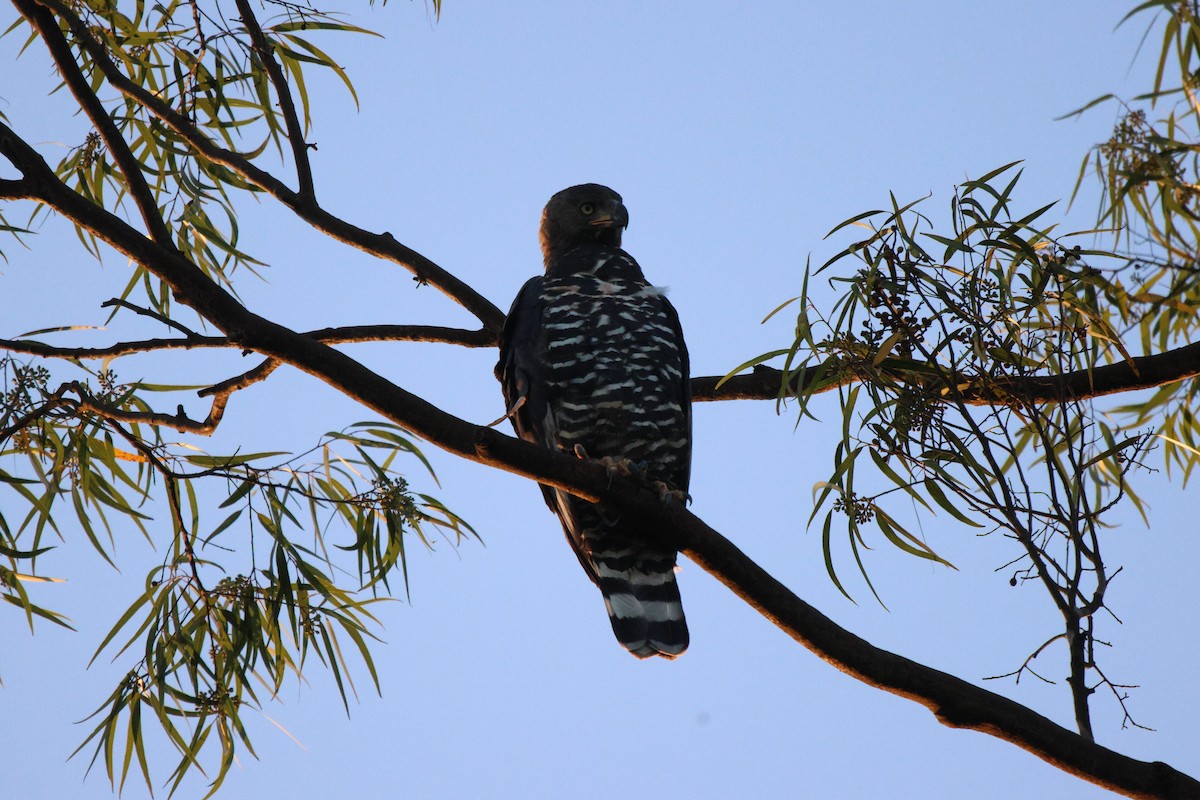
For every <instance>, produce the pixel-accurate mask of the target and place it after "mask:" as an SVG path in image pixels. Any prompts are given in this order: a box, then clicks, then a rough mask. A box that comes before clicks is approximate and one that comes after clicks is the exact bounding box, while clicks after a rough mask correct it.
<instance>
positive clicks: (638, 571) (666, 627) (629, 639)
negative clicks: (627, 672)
mask: <svg viewBox="0 0 1200 800" xmlns="http://www.w3.org/2000/svg"><path fill="white" fill-rule="evenodd" d="M608 555H609V554H599V553H593V560H594V563H595V565H596V568H597V572H598V574H599V580H598V581H597V584H598V585H599V587H600V591H601V593H602V594H603V595H604V605H605V607H606V608H607V609H608V618H609V621H610V622H611V623H612V629H613V633H614V634H616V637H617V641H619V642H620V643H621V646H622V647H624V648H625V649H626V650H628V651H629V652H630V653H633V654H634V655H635V656H637V657H638V658H650V657H651V656H662V657H663V658H675V657H676V656H678V655H679V654H680V653H682V652H683V651H684V650H686V649H687V646H688V629H687V620H686V619H684V616H683V604H682V602H680V599H679V584H677V583H676V582H675V569H674V568H675V554H674V553H670V554H662V553H659V554H655V555H657V556H658V557H654V556H651V554H648V553H644V552H643V553H639V554H638V556H640V557H638V558H636V562H637V563H635V564H634V565H632V566H631V567H629V568H627V569H624V570H621V569H614V568H612V567H616V566H618V565H617V564H613V565H612V567H610V566H609V563H611V561H626V562H627V563H628V558H624V559H622V558H619V557H618V558H614V559H609V558H606V557H605V556H608ZM606 562H609V563H606Z"/></svg>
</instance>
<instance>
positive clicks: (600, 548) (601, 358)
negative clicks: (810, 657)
mask: <svg viewBox="0 0 1200 800" xmlns="http://www.w3.org/2000/svg"><path fill="white" fill-rule="evenodd" d="M628 223H629V214H628V212H627V211H626V210H625V206H624V204H623V203H622V202H621V196H620V195H619V194H617V193H616V192H614V191H613V190H612V189H609V188H608V187H606V186H600V185H598V184H594V183H588V184H582V185H580V186H572V187H570V188H569V189H564V190H563V191H561V192H559V193H557V194H556V195H554V196H553V197H551V198H550V202H549V203H547V204H546V209H545V211H544V212H543V214H542V225H541V243H542V255H543V257H544V260H545V274H544V275H542V276H539V277H535V278H531V279H530V280H529V281H528V282H527V283H526V284H525V285H524V286H523V287H522V288H521V291H520V293H519V294H518V295H517V298H516V300H515V301H514V302H513V305H512V310H511V311H509V314H508V319H507V320H506V321H505V324H504V332H503V334H502V336H501V343H500V361H499V363H498V364H497V365H496V377H497V378H499V379H500V382H501V384H502V385H503V389H504V398H505V402H506V403H507V408H508V410H509V411H508V413H509V417H510V419H511V420H512V423H513V426H514V427H515V428H516V430H517V435H518V436H520V437H521V438H522V439H525V440H527V441H530V442H535V443H537V444H539V445H542V446H543V447H548V448H550V449H552V450H558V451H560V452H563V453H566V454H569V455H576V456H579V457H584V458H594V459H602V460H604V461H605V462H606V463H607V464H608V465H609V467H610V469H615V468H617V466H616V465H618V464H619V465H621V467H623V468H626V469H632V471H633V472H634V473H635V474H637V475H639V476H640V477H642V478H644V479H645V480H647V481H648V482H651V483H653V484H655V485H659V486H660V487H663V491H664V493H667V492H670V493H671V494H675V495H679V496H686V492H687V488H688V478H689V475H690V472H691V451H692V419H691V394H690V389H689V383H688V380H689V371H688V354H687V349H686V347H685V346H684V343H683V334H682V332H681V331H680V327H679V316H678V314H676V312H675V309H674V308H673V307H672V306H671V304H670V303H669V302H667V299H666V297H665V296H664V290H663V289H661V288H656V287H654V286H651V285H650V284H649V283H648V282H647V281H646V279H645V277H644V276H643V275H642V269H641V267H639V266H638V263H637V262H636V261H634V259H633V257H632V256H630V255H629V254H628V253H626V252H625V251H624V250H622V249H621V234H622V232H623V230H624V229H625V227H626V226H627V225H628ZM542 493H543V494H544V495H545V498H546V504H547V505H549V506H550V510H551V511H553V512H554V513H555V514H557V515H558V518H559V520H560V521H561V522H562V526H563V530H564V531H565V533H566V535H567V540H568V541H569V542H570V544H571V547H572V548H574V550H575V554H576V555H577V556H578V557H579V561H580V563H581V564H582V565H583V568H584V570H585V571H586V572H587V574H588V576H589V577H591V579H592V581H593V582H595V584H596V585H597V586H598V587H599V589H600V592H601V593H602V594H603V595H604V604H605V606H606V608H607V609H608V616H609V620H610V621H611V622H612V628H613V633H615V634H616V637H617V640H618V641H619V642H620V643H621V644H622V645H623V646H624V647H625V648H626V649H627V650H629V651H630V652H631V653H633V655H635V656H637V657H639V658H649V657H650V656H662V657H664V658H675V657H676V656H678V655H679V654H680V653H682V652H683V651H684V650H685V649H687V645H688V631H687V623H686V622H685V620H684V617H683V606H682V605H681V603H680V600H679V587H678V585H677V584H676V582H675V561H676V558H677V556H678V553H676V552H675V551H674V550H671V549H668V548H664V547H662V546H661V545H657V544H653V543H650V542H648V541H646V540H645V538H644V537H643V536H641V535H639V533H638V532H637V530H636V529H635V528H634V526H630V525H629V524H628V521H627V520H625V519H622V517H621V514H620V513H619V512H618V511H617V510H616V509H615V508H612V507H610V506H606V505H604V504H603V503H589V502H586V501H583V500H580V499H579V498H577V497H574V496H572V495H570V494H568V493H566V492H563V491H561V490H558V489H553V488H550V487H547V486H542Z"/></svg>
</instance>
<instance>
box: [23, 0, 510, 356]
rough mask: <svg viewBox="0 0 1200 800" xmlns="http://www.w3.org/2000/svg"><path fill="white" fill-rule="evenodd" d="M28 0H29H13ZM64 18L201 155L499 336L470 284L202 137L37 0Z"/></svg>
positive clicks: (76, 24)
mask: <svg viewBox="0 0 1200 800" xmlns="http://www.w3.org/2000/svg"><path fill="white" fill-rule="evenodd" d="M17 2H21V3H28V2H31V0H17ZM37 2H38V3H39V4H40V5H42V6H45V7H46V8H48V9H50V10H52V11H53V12H54V13H55V14H56V15H58V16H59V17H61V18H62V19H63V20H65V21H66V22H67V24H68V25H69V27H70V29H71V35H72V36H74V37H75V39H76V41H77V43H78V44H79V46H80V47H82V48H83V49H85V50H86V51H87V52H88V55H89V56H91V58H92V61H93V63H94V64H95V65H96V66H97V68H99V69H100V71H101V72H102V73H103V74H104V77H105V78H106V79H107V80H108V82H109V83H110V84H111V85H112V86H113V88H115V89H116V90H117V91H119V92H120V93H121V94H123V95H125V96H126V97H128V98H130V99H132V100H134V101H135V102H137V103H138V104H140V105H141V106H142V107H144V108H145V109H146V110H147V111H149V112H150V113H151V114H153V115H155V116H156V117H158V118H159V119H161V120H162V121H163V122H164V123H165V124H166V125H168V126H169V127H170V128H171V129H172V130H173V131H175V132H176V133H177V134H178V135H179V136H181V137H182V138H183V139H184V140H185V141H187V143H188V144H189V145H191V146H192V147H193V148H195V150H196V151H197V152H198V153H199V154H200V155H201V156H202V157H204V158H207V159H209V160H210V161H213V162H215V163H217V164H221V165H222V166H225V167H228V168H229V169H231V170H233V171H234V172H236V173H237V174H238V175H240V176H242V177H243V178H245V179H246V180H248V181H250V182H251V183H253V184H254V185H255V186H258V187H259V188H261V189H262V190H263V191H265V192H266V193H267V194H269V195H271V196H272V197H274V198H275V199H276V200H278V201H279V202H281V203H283V204H284V205H285V206H287V207H288V208H290V209H292V211H294V212H295V213H296V215H297V216H299V217H300V218H301V219H303V220H304V221H305V222H307V223H309V224H310V225H311V226H313V227H314V228H316V229H317V230H319V231H321V232H322V233H324V234H326V235H328V236H331V237H332V238H334V239H336V240H338V241H340V242H344V243H345V244H348V245H351V246H352V247H356V248H358V249H360V250H363V251H364V252H367V253H370V254H371V255H374V256H377V257H379V258H382V259H385V260H387V261H391V262H393V263H395V264H399V265H400V266H402V267H405V268H406V269H408V270H409V271H410V272H412V273H413V275H414V276H415V278H416V280H417V281H418V282H419V283H421V284H429V285H431V286H434V287H435V288H437V289H438V290H439V291H441V292H443V293H444V294H446V295H447V296H448V297H450V298H451V299H453V300H454V301H455V302H456V303H458V304H459V305H461V306H462V307H463V308H465V309H466V310H467V311H469V312H470V313H472V314H474V315H475V316H476V317H477V318H478V319H479V321H480V322H482V323H483V326H484V328H486V329H488V330H490V331H493V332H494V333H493V335H497V334H499V331H500V327H501V326H502V325H503V324H504V313H503V312H502V311H500V309H499V308H497V307H496V306H495V305H494V304H493V303H492V302H491V301H490V300H488V299H487V298H485V297H484V296H483V295H481V294H479V293H478V292H477V291H475V290H474V289H473V288H472V287H470V286H469V285H467V284H466V283H464V282H463V281H461V280H460V279H458V278H457V277H455V276H454V275H452V274H450V273H449V272H447V271H446V270H444V269H443V268H441V267H439V266H438V265H437V264H435V263H434V262H433V261H431V260H430V259H428V258H426V257H425V256H423V255H421V254H420V253H418V252H417V251H415V250H413V249H411V248H408V247H405V246H404V245H402V244H400V243H399V242H398V241H396V239H395V238H394V237H393V236H392V234H390V233H386V232H385V233H371V232H369V231H366V230H363V229H362V228H359V227H358V226H356V225H352V224H351V223H349V222H346V221H345V220H343V219H341V218H339V217H336V216H334V215H333V214H330V213H329V212H328V211H325V210H324V209H322V208H321V207H320V206H319V205H317V203H316V202H315V200H313V199H312V198H311V197H306V196H304V195H303V194H301V193H299V192H296V191H293V190H292V189H290V188H288V186H286V185H285V184H284V183H283V182H282V181H280V180H279V179H278V178H276V177H274V176H273V175H271V174H270V173H268V172H266V171H264V170H262V169H260V168H259V167H257V166H255V165H254V164H253V163H252V162H251V161H250V160H249V159H247V158H246V157H245V156H243V155H241V154H239V153H235V152H232V151H229V150H226V149H224V148H222V147H220V146H219V145H217V144H216V143H215V142H213V141H212V140H211V139H210V138H209V137H208V136H206V135H205V134H204V133H203V132H202V131H201V130H200V129H199V128H198V127H197V126H196V125H194V124H193V123H192V122H191V120H189V119H188V118H187V116H186V115H184V114H182V113H180V112H179V111H177V110H175V109H173V108H171V106H170V105H169V104H167V103H165V102H163V101H162V100H161V99H159V98H158V97H156V96H155V95H153V94H152V93H150V92H148V91H146V89H144V88H143V87H141V86H139V85H138V84H136V83H134V82H133V81H132V80H130V79H129V78H128V77H126V76H125V74H124V73H123V72H122V71H121V70H120V68H119V67H118V66H117V65H116V64H115V63H113V60H112V59H111V58H110V57H109V55H108V52H107V51H106V50H105V48H104V46H103V45H102V44H101V43H100V42H98V41H96V39H95V37H93V36H92V35H91V33H90V32H89V31H88V29H87V25H86V23H85V22H84V21H83V20H82V19H80V17H79V16H78V15H77V14H75V12H74V11H72V10H71V8H70V6H69V5H67V4H66V3H64V2H60V0H37Z"/></svg>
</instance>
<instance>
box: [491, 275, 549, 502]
mask: <svg viewBox="0 0 1200 800" xmlns="http://www.w3.org/2000/svg"><path fill="white" fill-rule="evenodd" d="M541 294H542V278H541V277H540V276H539V277H535V278H530V279H529V280H528V281H526V282H525V285H524V286H522V287H521V291H520V292H518V293H517V297H516V299H515V300H513V304H512V308H510V309H509V311H508V316H507V317H506V318H505V320H504V328H503V330H502V331H501V333H500V360H499V361H498V362H497V363H496V378H497V379H498V380H499V381H500V386H501V388H502V389H503V391H504V405H505V413H506V414H508V416H509V419H510V420H511V421H512V425H513V428H514V429H515V430H516V432H517V436H518V437H520V438H521V439H524V440H525V441H527V442H533V443H534V444H538V445H541V446H542V447H554V443H553V441H552V439H553V434H552V432H551V431H548V430H546V424H547V412H548V410H549V402H548V400H547V397H546V376H545V367H544V366H543V364H544V359H543V358H542V354H543V353H544V352H545V347H546V342H545V337H544V336H543V334H542V299H541ZM541 490H542V496H543V497H544V498H545V500H546V505H547V506H549V507H550V510H551V511H554V512H555V513H557V512H558V506H557V504H556V503H555V502H554V493H553V491H552V490H551V489H548V488H546V487H545V486H541Z"/></svg>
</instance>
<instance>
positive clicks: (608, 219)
mask: <svg viewBox="0 0 1200 800" xmlns="http://www.w3.org/2000/svg"><path fill="white" fill-rule="evenodd" d="M588 225H592V226H595V227H598V228H620V229H622V230H623V229H625V228H628V227H629V212H628V211H626V210H625V206H624V205H622V204H621V202H620V201H618V200H614V201H613V204H612V205H611V206H609V208H608V211H607V212H606V213H604V214H601V215H600V216H598V217H596V218H595V219H593V220H591V221H590V222H588Z"/></svg>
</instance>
